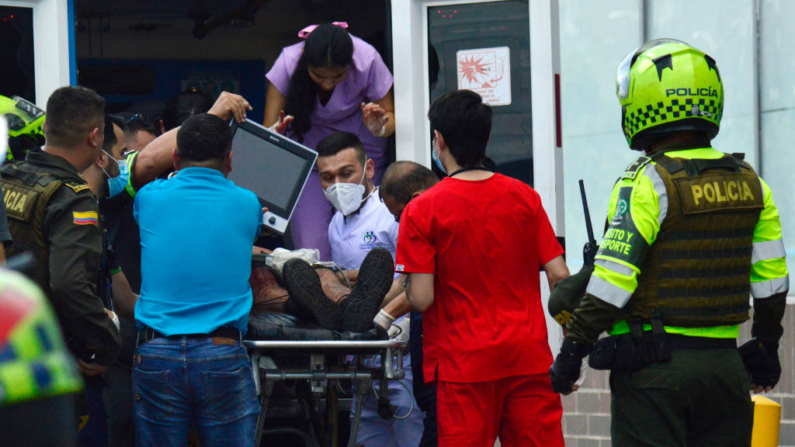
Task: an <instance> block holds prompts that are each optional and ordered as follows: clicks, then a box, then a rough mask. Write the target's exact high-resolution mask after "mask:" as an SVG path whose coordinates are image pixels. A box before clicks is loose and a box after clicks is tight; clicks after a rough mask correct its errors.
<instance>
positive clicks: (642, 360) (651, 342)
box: [588, 315, 672, 371]
mask: <svg viewBox="0 0 795 447" xmlns="http://www.w3.org/2000/svg"><path fill="white" fill-rule="evenodd" d="M628 323H629V329H630V332H629V334H621V335H613V336H611V337H606V338H603V339H601V340H599V341H597V342H596V344H595V345H594V347H593V349H592V350H591V354H590V357H589V359H588V365H589V366H590V367H591V368H593V369H601V370H611V371H635V370H638V369H640V368H642V367H644V366H646V365H649V364H652V363H662V362H667V361H670V360H671V350H672V349H671V340H670V339H669V338H668V334H667V333H666V332H665V329H664V328H663V323H662V317H660V316H659V315H655V316H654V317H652V319H651V327H652V331H651V333H648V332H644V331H643V323H642V321H641V320H640V319H633V320H632V321H628Z"/></svg>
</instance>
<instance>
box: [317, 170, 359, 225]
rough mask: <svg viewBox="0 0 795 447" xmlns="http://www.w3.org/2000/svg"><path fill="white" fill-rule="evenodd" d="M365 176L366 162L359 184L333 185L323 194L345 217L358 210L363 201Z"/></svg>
mask: <svg viewBox="0 0 795 447" xmlns="http://www.w3.org/2000/svg"><path fill="white" fill-rule="evenodd" d="M365 175H367V162H366V161H365V164H364V171H363V172H362V179H361V180H360V181H359V184H356V183H335V184H333V185H331V186H329V187H328V188H326V190H325V191H323V193H324V194H325V195H326V198H327V199H328V201H329V202H331V204H332V205H333V206H334V208H336V209H337V211H339V212H341V213H342V215H343V216H347V215H349V214H351V213H353V212H354V211H356V210H358V209H359V207H360V206H361V205H362V201H363V200H364V185H363V183H364V177H365Z"/></svg>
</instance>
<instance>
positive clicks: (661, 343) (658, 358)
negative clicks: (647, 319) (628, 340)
mask: <svg viewBox="0 0 795 447" xmlns="http://www.w3.org/2000/svg"><path fill="white" fill-rule="evenodd" d="M630 328H632V329H631V332H632V334H633V338H634V339H635V342H636V343H637V348H638V351H639V353H640V358H641V361H642V362H643V364H644V365H649V364H651V363H662V362H667V361H669V360H671V342H670V340H669V339H668V334H666V333H665V329H664V328H663V323H662V317H661V316H660V315H659V314H656V315H654V316H653V317H652V318H651V333H650V334H649V333H643V325H642V324H641V322H640V321H635V322H633V323H630ZM638 332H640V334H639V335H638Z"/></svg>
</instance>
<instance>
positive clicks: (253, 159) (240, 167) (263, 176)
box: [229, 128, 306, 209]
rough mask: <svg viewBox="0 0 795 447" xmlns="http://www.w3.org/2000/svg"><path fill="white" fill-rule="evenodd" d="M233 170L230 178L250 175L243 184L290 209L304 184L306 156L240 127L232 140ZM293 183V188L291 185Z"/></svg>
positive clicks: (271, 202) (276, 204)
mask: <svg viewBox="0 0 795 447" xmlns="http://www.w3.org/2000/svg"><path fill="white" fill-rule="evenodd" d="M232 151H234V155H233V156H232V173H231V174H230V175H229V178H230V179H231V180H233V181H235V182H236V183H237V181H236V180H235V179H236V178H240V179H243V178H245V179H249V180H248V181H245V186H244V185H240V186H243V187H244V188H247V189H250V190H251V191H253V192H254V194H256V195H257V197H259V198H260V199H261V200H264V201H266V202H269V203H270V204H272V205H275V206H277V207H279V208H282V209H287V208H288V206H289V204H290V198H291V196H292V195H293V192H294V191H295V189H296V188H300V187H302V186H303V181H302V180H303V179H302V178H301V176H302V175H303V173H304V168H305V166H306V159H305V158H303V157H300V156H298V155H296V154H293V153H292V152H288V151H286V150H284V149H283V148H281V147H279V146H277V145H275V144H273V143H271V142H270V141H267V140H264V139H262V138H260V137H258V136H256V135H254V134H253V133H251V132H248V131H246V130H245V129H242V128H239V129H238V130H237V132H235V138H234V139H233V140H232ZM291 185H292V186H293V187H292V188H290V186H291Z"/></svg>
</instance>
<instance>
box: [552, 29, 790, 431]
mask: <svg viewBox="0 0 795 447" xmlns="http://www.w3.org/2000/svg"><path fill="white" fill-rule="evenodd" d="M617 93H618V97H619V101H620V103H621V105H622V112H623V113H622V128H623V130H624V134H625V136H626V138H627V141H628V143H629V146H630V148H632V149H636V150H645V152H646V154H645V156H642V157H640V158H639V159H638V160H637V161H636V162H635V163H633V164H632V165H630V166H629V168H627V170H626V171H625V172H624V174H623V175H622V176H621V178H620V179H619V180H618V181H617V182H616V185H615V187H614V190H613V194H612V197H611V200H610V206H609V211H608V218H607V222H608V228H607V231H606V233H605V235H604V238H603V240H602V244H601V247H600V249H599V252H598V254H597V255H596V261H595V265H594V271H593V275H592V276H591V277H590V280H589V281H588V286H587V289H586V291H585V292H586V293H585V296H584V298H582V301H581V302H580V303H579V305H578V307H577V308H576V310H574V312H573V315H571V316H570V318H568V315H566V317H567V318H566V319H568V322H567V323H566V328H567V329H568V332H567V335H566V338H565V339H564V341H563V344H562V346H561V350H560V354H558V356H557V358H556V359H555V363H554V364H553V365H552V368H551V369H550V376H551V379H552V384H553V387H554V388H555V390H556V391H559V392H561V393H564V394H568V393H569V392H571V391H572V389H573V388H574V382H575V381H576V380H577V378H578V377H579V374H580V363H581V360H582V359H583V358H584V357H585V356H586V355H588V354H589V353H590V358H589V363H590V365H591V367H593V368H597V369H610V370H611V371H612V372H611V375H610V389H611V392H612V405H611V412H612V441H613V445H615V446H669V445H670V446H682V445H687V446H718V445H720V446H748V445H750V443H751V430H752V427H753V404H752V403H751V400H750V393H749V391H750V390H751V389H752V388H753V389H754V390H755V391H756V392H761V391H769V390H770V389H772V388H773V387H774V386H775V385H776V383H777V382H778V379H779V376H780V375H781V366H780V363H779V359H778V352H777V351H778V343H779V339H780V338H781V336H782V334H783V328H782V326H781V320H782V317H783V315H784V309H785V307H786V296H787V292H788V290H789V276H788V272H787V266H786V259H785V256H786V255H785V251H784V245H783V242H782V240H781V223H780V221H779V215H778V210H777V209H776V206H775V204H774V203H773V198H772V195H771V192H770V188H768V186H767V184H765V182H764V181H762V179H760V178H759V177H758V176H757V174H756V173H755V172H754V170H753V168H752V167H751V166H750V165H749V164H748V163H746V162H744V161H743V157H742V156H741V154H734V155H728V154H724V153H721V152H718V151H717V150H715V149H713V148H712V147H711V144H710V140H711V139H712V138H714V137H715V136H716V135H717V133H718V128H719V125H720V118H721V115H722V113H723V85H722V82H721V77H720V73H719V72H718V67H717V65H716V63H715V61H714V60H713V59H712V58H711V57H709V56H708V55H706V54H704V53H703V52H701V51H699V50H697V49H696V48H693V47H692V46H690V45H688V44H686V43H684V42H680V41H675V40H670V39H661V40H655V41H651V42H648V43H647V44H645V45H643V46H642V47H640V48H639V49H637V50H636V51H633V52H632V53H630V54H629V55H628V56H627V57H626V59H625V60H624V62H622V64H621V65H620V66H619V69H618V78H617ZM571 281H575V279H571ZM569 289H570V290H576V289H577V288H576V287H569ZM749 295H750V296H753V298H754V301H753V303H754V319H753V327H752V335H753V337H754V339H753V340H751V341H750V342H748V343H747V344H745V345H743V346H741V347H740V349H739V353H738V350H737V349H736V348H737V345H736V338H737V336H738V334H739V327H740V324H741V323H743V322H744V321H746V320H748V318H749V316H748V314H749V312H748V311H749ZM564 320H565V319H564ZM604 331H608V332H609V334H610V335H611V336H610V337H607V338H603V339H601V340H599V341H598V342H597V338H598V337H599V335H600V334H601V333H602V332H604ZM749 377H750V381H749Z"/></svg>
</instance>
